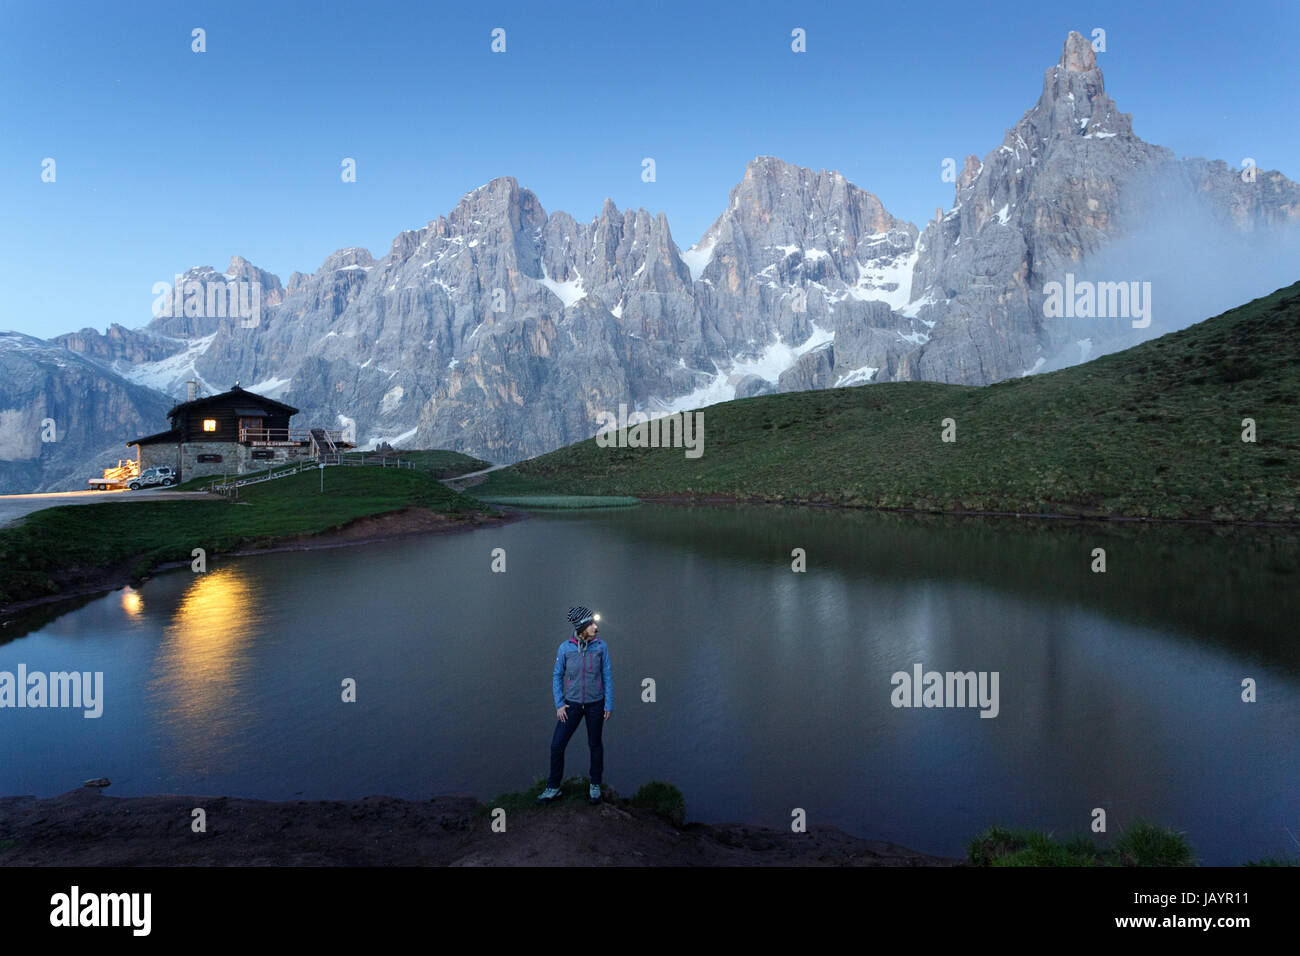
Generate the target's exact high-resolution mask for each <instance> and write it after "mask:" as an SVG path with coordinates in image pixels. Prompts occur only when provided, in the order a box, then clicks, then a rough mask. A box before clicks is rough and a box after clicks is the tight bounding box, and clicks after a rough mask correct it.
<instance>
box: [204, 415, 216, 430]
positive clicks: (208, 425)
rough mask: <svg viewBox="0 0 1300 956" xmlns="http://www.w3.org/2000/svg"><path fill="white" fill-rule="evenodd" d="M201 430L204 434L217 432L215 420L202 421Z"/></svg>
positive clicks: (206, 419)
mask: <svg viewBox="0 0 1300 956" xmlns="http://www.w3.org/2000/svg"><path fill="white" fill-rule="evenodd" d="M203 430H204V431H205V432H214V431H216V430H217V420H216V419H215V418H205V419H203Z"/></svg>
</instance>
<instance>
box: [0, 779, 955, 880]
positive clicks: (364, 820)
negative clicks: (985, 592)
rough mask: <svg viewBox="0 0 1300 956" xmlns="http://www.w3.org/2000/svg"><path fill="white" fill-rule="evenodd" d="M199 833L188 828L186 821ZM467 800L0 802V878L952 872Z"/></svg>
mask: <svg viewBox="0 0 1300 956" xmlns="http://www.w3.org/2000/svg"><path fill="white" fill-rule="evenodd" d="M196 807H201V808H202V809H203V810H204V811H205V813H206V824H207V832H205V833H195V832H193V830H192V829H191V822H192V820H193V819H194V818H193V810H194V809H195V808H196ZM488 809H490V808H485V807H483V806H482V805H480V804H479V803H478V802H477V801H475V800H474V798H472V797H434V798H432V799H429V800H399V799H395V798H393V797H366V798H364V799H361V800H341V801H320V800H310V801H308V800H300V801H291V802H284V803H271V802H267V801H262V800H243V799H236V798H230V797H186V796H170V795H169V796H152V797H110V796H106V795H104V794H103V793H102V792H101V791H100V790H98V789H94V788H90V787H81V788H78V789H77V790H73V791H70V792H68V793H65V794H63V795H62V796H58V797H50V798H46V799H41V800H38V799H36V798H35V797H4V798H0V865H4V866H575V865H584V864H589V865H602V866H953V865H960V862H961V861H958V860H949V859H944V858H942V857H934V856H927V855H926V854H923V853H916V852H914V851H911V850H908V849H906V848H904V847H900V846H897V845H896V844H892V843H882V842H878V841H874V840H862V839H859V838H857V837H852V836H849V835H848V834H847V833H844V832H843V831H841V830H837V829H835V828H833V827H822V826H815V825H813V826H810V827H809V828H808V832H807V833H799V834H796V833H791V832H788V831H783V830H776V829H770V828H766V827H754V826H746V825H742V824H704V823H688V824H686V825H685V826H684V827H681V828H678V827H675V826H673V825H672V824H671V823H669V822H668V821H666V820H664V819H661V818H660V817H658V816H656V815H654V814H653V813H652V812H651V811H649V810H646V809H642V808H639V807H633V806H631V804H630V803H629V802H628V801H627V800H625V799H623V798H621V797H619V796H618V795H617V794H614V793H613V791H610V790H608V789H607V799H606V801H605V802H603V803H601V804H599V805H598V806H589V805H587V804H586V803H585V802H583V801H580V800H579V801H575V802H573V803H570V804H566V805H561V806H549V807H539V808H536V809H529V810H524V811H515V812H514V813H512V814H509V815H508V816H507V818H506V831H505V832H504V833H496V832H493V830H492V820H491V817H490V816H489V815H488V814H487V813H486V812H485V811H486V810H488Z"/></svg>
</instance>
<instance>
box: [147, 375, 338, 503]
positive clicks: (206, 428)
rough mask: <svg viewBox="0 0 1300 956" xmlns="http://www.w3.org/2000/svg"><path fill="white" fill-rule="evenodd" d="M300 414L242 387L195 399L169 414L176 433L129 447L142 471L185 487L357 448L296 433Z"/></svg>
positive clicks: (319, 432) (328, 434) (332, 437)
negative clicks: (160, 469)
mask: <svg viewBox="0 0 1300 956" xmlns="http://www.w3.org/2000/svg"><path fill="white" fill-rule="evenodd" d="M296 414H298V409H296V408H294V407H293V406H292V405H286V404H285V403H284V402H278V401H276V400H275V399H273V398H267V397H265V396H264V395H257V394H255V393H253V392H250V391H247V390H246V389H243V388H240V387H239V385H238V384H235V385H234V386H232V387H231V389H230V391H228V392H222V393H221V394H219V395H210V396H208V397H206V398H195V397H192V393H191V398H190V399H189V400H188V401H185V402H182V403H180V404H179V405H176V406H174V407H173V408H172V410H171V411H169V412H168V413H167V417H168V419H170V421H171V427H170V428H168V429H167V430H166V431H162V432H158V433H157V434H154V435H145V436H143V437H141V438H135V439H132V440H131V441H129V442H127V445H128V446H129V447H134V448H135V449H136V461H137V463H138V465H139V468H140V470H141V471H143V470H144V469H146V468H153V467H156V466H158V465H167V466H169V467H171V468H173V469H175V470H176V472H177V474H178V475H179V478H178V480H179V481H188V480H189V479H190V478H199V477H202V476H205V475H241V474H245V473H247V472H250V471H260V470H262V469H264V468H269V467H273V466H275V465H277V464H283V463H285V462H289V461H298V460H302V459H306V458H319V459H321V460H330V459H335V460H337V457H338V455H339V453H340V452H341V451H342V450H343V449H344V448H351V447H353V444H352V443H351V442H349V441H346V440H345V439H344V436H343V433H342V432H341V431H330V430H326V429H323V428H294V427H293V425H292V424H291V423H290V419H291V418H292V417H293V416H294V415H296Z"/></svg>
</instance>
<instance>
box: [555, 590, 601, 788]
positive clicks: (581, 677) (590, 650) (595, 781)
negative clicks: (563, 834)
mask: <svg viewBox="0 0 1300 956" xmlns="http://www.w3.org/2000/svg"><path fill="white" fill-rule="evenodd" d="M569 623H570V624H571V625H573V637H571V638H569V639H568V640H567V641H565V642H564V643H563V644H561V645H560V649H559V651H557V652H556V655H555V668H554V670H553V671H552V674H551V696H552V697H553V698H554V700H555V716H556V722H555V731H554V733H552V734H551V773H550V776H549V777H547V779H546V789H545V790H543V791H542V792H541V795H540V796H538V798H537V802H538V803H549V802H550V801H551V800H554V799H555V798H556V797H558V796H559V795H560V782H561V780H562V779H563V777H564V750H565V748H566V747H568V746H569V738H571V737H572V736H573V734H574V731H576V730H577V729H578V721H580V720H582V719H583V718H586V720H587V745H588V746H589V747H590V748H591V787H590V790H589V791H588V794H589V796H590V798H591V802H592V803H600V784H601V779H602V777H603V775H604V772H605V748H604V745H603V744H602V743H601V740H600V734H601V731H602V730H603V729H604V726H605V721H607V720H609V715H610V712H611V711H613V709H614V681H613V678H612V676H611V673H610V665H609V647H608V646H607V645H606V644H605V642H604V641H602V640H601V639H600V638H598V637H597V636H596V632H597V631H598V630H599V629H600V628H599V626H598V625H597V623H596V615H595V614H593V613H591V611H590V610H589V609H587V608H585V607H582V606H581V605H579V606H578V607H571V608H569Z"/></svg>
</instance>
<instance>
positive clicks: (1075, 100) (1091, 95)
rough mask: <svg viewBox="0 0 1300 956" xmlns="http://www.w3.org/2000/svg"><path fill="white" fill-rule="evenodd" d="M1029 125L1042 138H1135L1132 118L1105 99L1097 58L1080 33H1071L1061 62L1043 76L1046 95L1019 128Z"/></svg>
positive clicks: (1104, 87) (1089, 44)
mask: <svg viewBox="0 0 1300 956" xmlns="http://www.w3.org/2000/svg"><path fill="white" fill-rule="evenodd" d="M1026 122H1028V123H1029V124H1030V125H1032V126H1033V128H1034V133H1035V135H1037V136H1039V137H1042V138H1049V137H1052V136H1083V137H1089V138H1096V137H1097V136H1103V137H1110V136H1123V137H1131V136H1132V135H1133V122H1132V116H1130V115H1129V114H1127V113H1121V112H1120V111H1119V109H1118V108H1117V107H1116V106H1115V101H1114V100H1112V99H1111V98H1110V97H1109V96H1107V95H1106V82H1105V79H1104V78H1103V77H1102V73H1101V68H1100V67H1099V66H1098V65H1097V54H1096V52H1094V51H1093V49H1092V44H1091V43H1090V42H1089V41H1088V40H1087V38H1085V37H1084V36H1083V35H1082V34H1080V33H1079V32H1078V31H1077V30H1071V31H1070V33H1069V35H1068V36H1067V37H1066V38H1065V45H1064V46H1063V47H1062V49H1061V59H1060V61H1059V62H1058V63H1057V64H1056V66H1053V67H1049V68H1048V70H1047V72H1046V73H1045V74H1044V75H1043V93H1042V96H1040V97H1039V99H1038V104H1037V105H1036V106H1035V107H1034V108H1033V109H1032V110H1030V111H1029V113H1027V114H1026V116H1025V119H1023V120H1021V123H1020V124H1019V126H1023V125H1025V123H1026ZM1019 126H1018V127H1017V128H1019ZM1012 132H1015V131H1014V130H1013V131H1012ZM1008 135H1010V134H1008ZM1032 145H1033V144H1031V146H1032Z"/></svg>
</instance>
